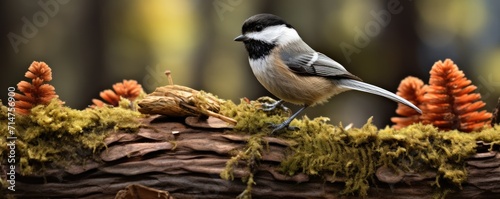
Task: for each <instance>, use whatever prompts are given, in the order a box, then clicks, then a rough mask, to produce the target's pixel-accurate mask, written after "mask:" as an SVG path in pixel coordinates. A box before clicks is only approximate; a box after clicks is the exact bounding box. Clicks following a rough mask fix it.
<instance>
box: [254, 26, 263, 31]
mask: <svg viewBox="0 0 500 199" xmlns="http://www.w3.org/2000/svg"><path fill="white" fill-rule="evenodd" d="M262 29H264V28H263V27H262V26H261V25H257V26H255V30H256V31H261V30H262Z"/></svg>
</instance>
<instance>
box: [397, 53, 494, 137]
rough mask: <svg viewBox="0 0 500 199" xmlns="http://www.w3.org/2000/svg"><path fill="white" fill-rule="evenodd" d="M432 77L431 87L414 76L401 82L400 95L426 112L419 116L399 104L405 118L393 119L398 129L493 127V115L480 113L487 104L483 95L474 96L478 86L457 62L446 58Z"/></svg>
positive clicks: (433, 68)
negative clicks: (413, 126) (418, 125)
mask: <svg viewBox="0 0 500 199" xmlns="http://www.w3.org/2000/svg"><path fill="white" fill-rule="evenodd" d="M430 74H431V76H430V79H429V85H428V86H426V85H423V82H422V81H421V80H419V79H418V78H413V77H410V78H406V79H404V80H403V81H402V82H401V84H400V86H399V88H398V93H397V94H398V95H400V96H401V97H403V98H406V99H408V100H410V101H411V102H413V103H414V104H415V105H417V106H418V107H419V108H420V109H422V112H423V113H422V115H419V114H418V113H417V112H415V111H412V110H411V109H410V108H408V107H405V106H402V105H399V106H398V109H397V110H396V113H397V114H399V115H401V116H404V117H393V118H391V121H392V122H394V123H395V125H394V127H395V128H401V127H405V126H408V125H410V124H412V123H417V122H422V123H424V124H432V125H434V126H436V127H438V128H440V129H442V130H452V129H457V130H460V131H464V132H471V131H474V130H477V129H480V128H482V127H484V126H485V125H489V124H490V120H491V117H492V114H491V113H488V112H486V111H480V112H478V109H480V108H483V107H484V106H485V103H484V102H482V101H481V95H480V94H479V93H473V92H474V91H475V90H476V89H477V87H476V86H474V85H472V84H471V81H470V80H468V79H467V78H466V77H465V75H464V73H463V72H462V71H461V70H459V69H458V67H457V65H455V64H454V63H453V61H451V60H450V59H446V60H445V61H444V62H442V61H438V62H436V63H434V66H433V67H432V69H431V71H430Z"/></svg>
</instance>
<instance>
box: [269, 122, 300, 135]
mask: <svg viewBox="0 0 500 199" xmlns="http://www.w3.org/2000/svg"><path fill="white" fill-rule="evenodd" d="M269 127H270V128H272V129H273V130H272V131H271V134H275V133H276V132H278V131H282V130H284V129H285V128H286V130H288V131H298V130H300V128H299V127H296V126H290V125H289V124H285V123H281V124H269Z"/></svg>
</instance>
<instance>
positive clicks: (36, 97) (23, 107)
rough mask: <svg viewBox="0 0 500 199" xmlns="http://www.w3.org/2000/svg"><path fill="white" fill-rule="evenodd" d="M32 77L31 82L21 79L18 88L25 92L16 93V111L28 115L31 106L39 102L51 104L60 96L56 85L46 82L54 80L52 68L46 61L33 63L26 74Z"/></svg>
mask: <svg viewBox="0 0 500 199" xmlns="http://www.w3.org/2000/svg"><path fill="white" fill-rule="evenodd" d="M24 76H25V77H27V78H30V79H31V83H29V82H27V81H21V82H19V83H18V84H17V89H19V91H21V92H22V93H23V94H19V93H18V94H16V95H15V96H14V98H15V99H16V100H17V102H16V112H17V113H19V114H23V115H26V114H28V113H29V112H30V110H31V108H33V107H34V106H36V105H39V104H45V105H46V104H49V103H50V101H51V100H52V99H54V98H58V97H59V96H57V95H56V91H55V88H54V86H52V85H50V84H46V82H49V81H50V80H52V69H51V68H50V67H49V66H48V65H47V64H46V63H45V62H36V61H34V62H33V63H31V65H30V67H29V68H28V72H26V74H25V75H24Z"/></svg>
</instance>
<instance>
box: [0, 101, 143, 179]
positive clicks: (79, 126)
mask: <svg viewBox="0 0 500 199" xmlns="http://www.w3.org/2000/svg"><path fill="white" fill-rule="evenodd" d="M2 107H3V106H2ZM2 109H3V108H2ZM2 115H3V114H2ZM139 117H140V113H139V112H137V111H132V110H128V109H124V108H119V107H116V108H112V107H103V108H96V109H91V108H89V109H85V110H75V109H71V108H68V107H65V106H63V105H61V104H60V103H59V102H58V101H57V100H53V101H52V102H51V103H50V104H48V105H46V106H45V105H39V106H36V107H34V108H32V109H31V114H29V115H27V116H20V115H17V116H16V126H15V127H16V136H17V140H16V151H17V154H16V156H17V157H19V160H18V161H19V165H20V168H21V169H20V173H21V174H22V175H29V174H32V173H36V172H38V171H41V170H42V169H43V167H44V165H45V164H46V163H51V166H56V167H65V166H68V165H69V164H70V163H72V164H74V163H75V162H76V163H83V162H84V161H86V160H89V159H92V160H97V159H98V158H97V157H95V153H96V152H97V151H99V150H100V149H102V148H103V147H104V142H103V140H104V138H105V137H106V136H107V135H108V134H109V133H110V132H112V131H114V130H118V129H125V130H130V131H134V130H135V129H138V128H139V125H140V123H139V121H138V118H139ZM2 120H4V118H2ZM5 124H6V121H1V125H0V129H3V128H5V127H4V126H3V125H5ZM1 134H2V136H1V138H0V143H4V142H5V137H6V136H7V132H6V131H2V132H1ZM5 150H6V149H5V148H2V149H1V151H0V153H1V154H3V153H5V152H6V151H5ZM2 157H3V156H2ZM2 161H4V160H2Z"/></svg>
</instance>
